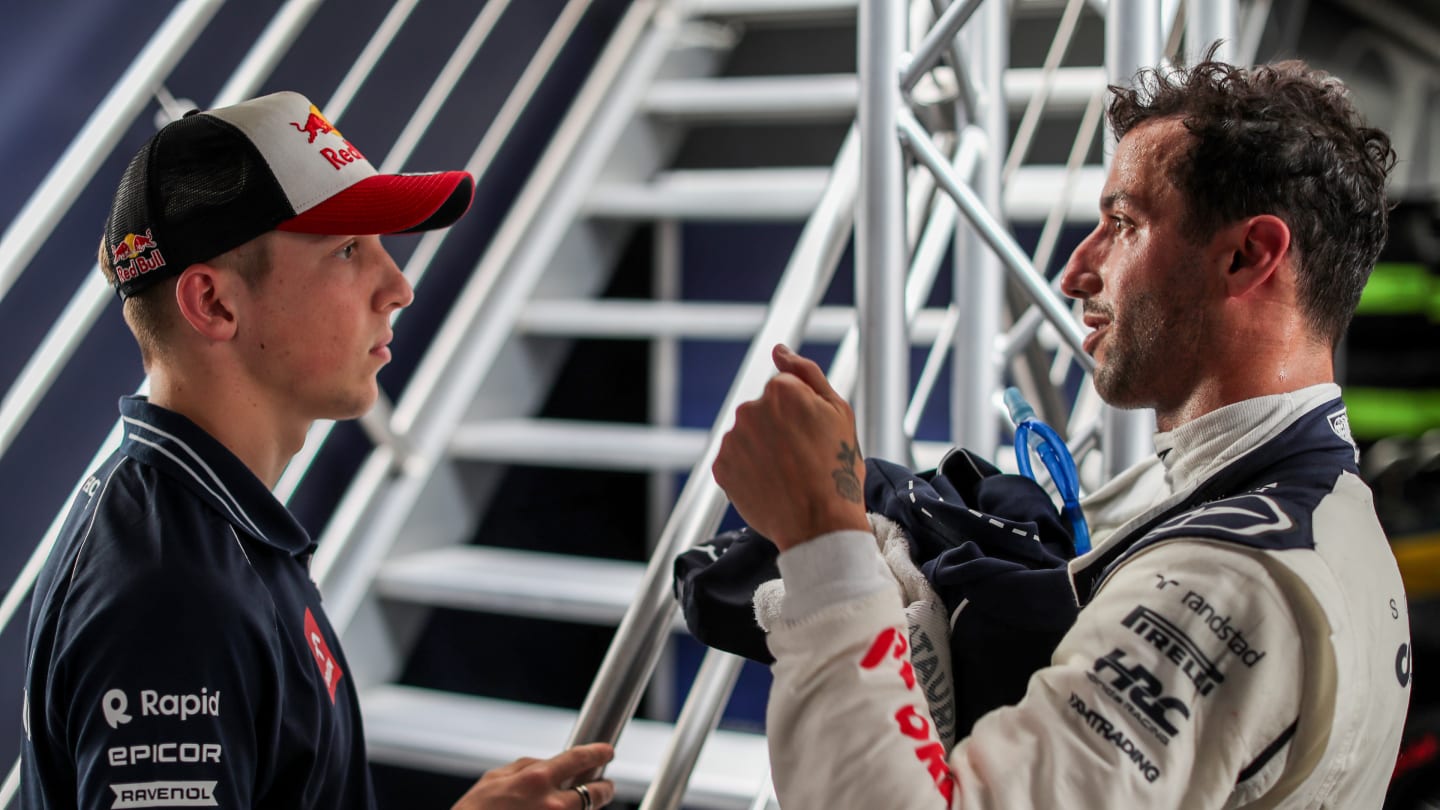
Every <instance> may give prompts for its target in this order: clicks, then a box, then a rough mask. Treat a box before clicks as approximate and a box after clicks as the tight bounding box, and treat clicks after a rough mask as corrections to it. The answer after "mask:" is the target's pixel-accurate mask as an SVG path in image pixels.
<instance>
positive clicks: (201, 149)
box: [106, 114, 295, 299]
mask: <svg viewBox="0 0 1440 810" xmlns="http://www.w3.org/2000/svg"><path fill="white" fill-rule="evenodd" d="M294 215H295V211H294V210H293V209H292V208H291V207H290V204H289V202H288V201H287V200H286V198H285V194H284V192H283V191H282V190H281V188H280V186H279V183H278V182H277V181H276V180H275V177H274V175H273V174H272V173H271V172H270V171H269V168H268V167H267V166H266V164H265V162H264V160H263V159H262V158H261V156H260V154H259V152H258V151H257V150H256V149H255V146H254V144H252V143H251V142H250V140H249V139H248V138H246V137H245V136H244V135H242V134H241V133H240V132H239V131H238V130H236V129H235V128H234V127H232V126H231V125H230V124H228V123H226V122H224V121H221V120H219V119H216V118H212V117H210V116H208V115H203V114H200V115H190V116H187V117H185V118H182V119H180V120H179V121H175V122H173V123H171V124H168V125H167V126H166V127H165V128H163V129H162V130H160V132H158V133H157V134H156V135H155V136H154V137H153V138H152V139H151V140H150V142H149V143H148V144H147V145H146V147H145V148H144V149H141V150H140V152H139V153H138V154H136V156H135V158H134V159H133V160H131V162H130V165H129V167H127V168H126V170H125V175H124V177H123V178H122V179H121V181H120V186H119V189H118V190H117V191H116V194H115V201H114V204H113V205H112V208H111V214H110V221H109V222H108V223H107V226H106V244H107V247H108V248H109V249H110V251H111V260H112V262H113V263H114V265H115V271H116V277H117V286H116V291H117V292H118V293H119V295H120V297H121V298H122V299H123V298H128V297H129V296H131V295H133V294H135V293H137V292H139V291H140V290H142V289H144V288H146V287H149V286H150V285H152V284H154V283H156V282H158V281H160V280H162V279H165V278H169V277H171V276H174V275H176V274H178V273H180V272H181V271H182V270H184V269H185V268H186V267H189V266H190V265H192V264H194V263H196V262H202V261H207V260H209V259H213V258H215V257H216V256H218V255H220V254H222V253H224V252H226V251H227V250H230V249H232V248H234V247H237V246H239V245H241V244H243V243H245V242H248V241H250V240H251V239H254V238H255V237H257V236H259V235H261V234H263V233H265V232H267V231H270V230H273V229H274V228H275V226H276V225H277V224H279V223H280V222H281V221H283V220H285V219H288V218H290V217H292V216H294Z"/></svg>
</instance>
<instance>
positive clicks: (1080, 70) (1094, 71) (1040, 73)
mask: <svg viewBox="0 0 1440 810" xmlns="http://www.w3.org/2000/svg"><path fill="white" fill-rule="evenodd" d="M1044 75H1045V71H1044V70H1043V69H1041V68H1010V69H1009V70H1006V71H1005V78H1004V85H1005V102H1006V104H1008V105H1009V107H1010V109H1011V110H1012V111H1019V110H1023V109H1025V105H1026V104H1028V103H1030V98H1031V97H1032V96H1034V95H1035V92H1036V91H1037V90H1039V89H1040V80H1041V79H1042V78H1043V77H1044ZM1106 84H1107V82H1106V79H1105V68H1103V67H1070V68H1060V69H1059V70H1057V71H1055V80H1054V81H1053V82H1052V83H1051V85H1050V94H1049V96H1047V97H1046V99H1045V112H1047V113H1056V112H1070V113H1078V112H1081V111H1083V110H1084V109H1085V105H1087V104H1089V103H1090V97H1091V96H1093V95H1095V92H1096V91H1097V90H1104V89H1105V85H1106Z"/></svg>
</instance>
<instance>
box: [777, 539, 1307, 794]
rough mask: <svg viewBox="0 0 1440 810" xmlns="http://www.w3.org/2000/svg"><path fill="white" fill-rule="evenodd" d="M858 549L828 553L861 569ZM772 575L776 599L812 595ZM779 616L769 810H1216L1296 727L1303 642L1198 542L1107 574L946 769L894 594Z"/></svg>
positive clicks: (1230, 555) (1266, 581)
mask: <svg viewBox="0 0 1440 810" xmlns="http://www.w3.org/2000/svg"><path fill="white" fill-rule="evenodd" d="M863 540H864V538H863V537H861V538H854V537H848V536H847V537H842V538H834V539H831V541H830V545H831V546H832V550H833V549H834V546H835V545H836V544H843V545H844V547H845V548H844V552H843V555H841V556H844V557H846V558H848V559H852V560H856V561H861V562H859V563H858V565H859V567H860V568H862V569H864V570H871V571H873V570H875V566H874V565H873V563H866V562H863V561H864V560H865V558H866V555H874V554H876V551H875V545H874V543H873V542H868V543H866V542H862V541H863ZM783 559H784V558H783V555H782V560H783ZM782 570H786V574H785V576H786V589H787V593H795V592H797V591H800V590H807V589H810V588H812V587H815V586H817V585H820V584H823V583H818V582H814V581H811V579H810V578H808V577H807V572H805V571H803V570H794V569H793V568H790V567H786V568H784V569H782ZM829 573H830V575H831V576H833V575H834V572H833V570H832V571H830V572H829ZM812 607H813V606H812ZM787 619H788V620H787V621H785V622H782V623H781V625H780V626H778V627H776V628H775V630H774V631H773V632H772V633H771V635H770V637H769V644H770V649H771V650H772V651H773V652H774V654H775V657H776V659H777V660H776V663H775V666H774V676H775V681H774V685H773V686H772V688H771V693H770V705H769V708H768V716H767V733H768V736H769V743H770V755H771V761H772V768H773V773H774V780H775V786H776V790H777V794H778V797H779V799H780V805H781V806H782V807H784V808H785V810H807V808H832V807H887V808H920V807H933V808H940V807H945V806H947V804H948V806H949V807H952V808H964V809H965V810H981V809H983V810H991V809H992V808H1015V807H1145V808H1155V810H1163V808H1220V807H1223V806H1225V804H1226V800H1227V798H1228V797H1229V796H1230V794H1231V792H1232V791H1233V789H1234V787H1235V784H1236V782H1237V779H1238V777H1239V776H1240V775H1241V774H1242V772H1246V769H1247V768H1251V766H1254V765H1257V764H1259V763H1257V759H1259V758H1261V757H1262V752H1266V751H1267V749H1268V750H1269V751H1271V752H1272V753H1273V752H1275V751H1279V753H1278V756H1281V757H1283V756H1284V746H1283V744H1276V743H1277V741H1279V740H1283V739H1284V738H1285V736H1286V734H1287V733H1288V730H1289V729H1290V727H1291V725H1292V724H1293V723H1294V722H1295V721H1296V718H1297V713H1298V706H1299V679H1300V677H1301V676H1300V674H1299V673H1298V672H1297V669H1298V666H1297V664H1298V662H1299V661H1300V660H1301V659H1300V654H1301V645H1302V640H1301V639H1300V638H1299V633H1298V630H1297V629H1296V623H1295V621H1294V619H1293V618H1292V615H1291V612H1290V609H1289V608H1288V607H1287V605H1286V602H1285V600H1284V599H1283V597H1282V596H1281V592H1280V590H1279V588H1278V587H1277V585H1276V583H1275V582H1273V581H1272V580H1271V578H1270V576H1269V574H1267V572H1266V570H1265V568H1264V567H1263V566H1262V565H1261V564H1260V562H1259V560H1258V559H1256V558H1255V557H1254V556H1252V555H1251V554H1250V553H1249V552H1247V551H1245V550H1243V549H1239V548H1236V547H1233V546H1222V545H1219V544H1215V543H1211V542H1207V541H1203V540H1178V541H1168V542H1165V543H1162V544H1158V545H1156V546H1155V547H1154V548H1152V549H1149V550H1146V551H1144V552H1142V553H1140V554H1138V555H1136V556H1135V558H1134V559H1132V560H1130V561H1127V562H1126V563H1125V564H1124V565H1123V566H1122V567H1121V568H1119V569H1118V570H1117V571H1116V572H1114V574H1113V575H1112V576H1111V578H1110V579H1109V580H1108V581H1107V582H1106V583H1105V585H1104V587H1103V588H1102V589H1101V590H1100V592H1099V593H1098V594H1097V596H1096V598H1095V599H1094V600H1093V601H1092V602H1091V603H1090V604H1089V605H1087V606H1086V607H1085V609H1084V610H1082V611H1081V612H1080V616H1079V618H1078V619H1077V621H1076V623H1075V625H1074V626H1073V627H1072V628H1071V630H1070V632H1069V633H1068V634H1066V636H1065V637H1064V639H1063V640H1062V641H1061V643H1060V645H1059V647H1058V648H1057V649H1056V651H1055V654H1054V656H1053V658H1052V660H1051V665H1050V666H1048V667H1046V668H1045V669H1043V670H1041V671H1040V672H1037V673H1036V674H1035V675H1034V676H1032V677H1031V679H1030V682H1029V685H1028V687H1027V691H1026V695H1025V697H1024V699H1023V700H1022V701H1021V702H1020V703H1019V704H1018V705H1016V706H1006V707H1003V708H1000V709H997V710H995V711H992V712H990V713H989V714H988V715H986V716H985V717H983V718H981V720H980V721H979V722H978V723H976V725H975V727H974V728H973V730H972V732H971V734H970V736H969V737H967V738H966V739H964V740H962V741H961V742H960V743H958V744H957V745H956V746H955V748H954V750H953V751H952V752H951V754H950V756H949V757H946V756H945V754H944V751H943V749H942V748H941V747H940V745H939V743H938V742H937V741H936V739H935V735H934V731H933V729H931V728H930V724H929V722H928V720H927V714H926V711H925V702H924V698H923V697H922V696H921V694H920V693H919V692H918V691H916V688H915V686H914V684H915V678H914V674H913V670H912V668H911V665H910V658H909V653H908V650H907V649H906V644H905V641H904V639H905V633H904V628H905V616H904V613H903V610H902V606H901V605H900V600H899V599H898V598H897V597H896V595H895V591H894V589H893V588H886V589H880V588H878V587H877V588H876V589H875V591H874V592H872V593H870V594H868V595H863V596H857V597H853V598H850V599H847V600H844V601H836V602H832V603H830V604H828V605H825V606H823V607H818V608H815V609H812V610H810V611H808V612H807V613H806V614H804V615H795V614H792V613H787ZM1251 770H1254V769H1253V768H1251ZM1267 770H1269V771H1271V772H1272V773H1273V772H1274V770H1276V769H1267ZM1262 789H1263V788H1262Z"/></svg>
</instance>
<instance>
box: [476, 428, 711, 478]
mask: <svg viewBox="0 0 1440 810" xmlns="http://www.w3.org/2000/svg"><path fill="white" fill-rule="evenodd" d="M707 434H708V431H706V430H700V429H698V428H657V427H654V426H651V425H644V424H631V423H620V422H586V421H578V420H576V421H571V420H564V419H496V420H487V421H481V422H467V423H465V424H463V425H461V426H460V427H459V428H458V429H457V430H456V431H455V435H454V436H453V437H452V438H451V440H450V453H451V455H452V456H454V457H456V458H461V459H468V460H471V461H500V462H509V463H516V464H533V465H538V466H547V467H574V468H581V469H600V470H630V471H639V472H652V471H657V470H669V471H674V472H682V471H683V472H688V471H689V470H690V468H691V467H692V466H694V464H695V462H696V460H697V459H699V458H700V454H701V453H702V452H704V450H705V439H706V436H707Z"/></svg>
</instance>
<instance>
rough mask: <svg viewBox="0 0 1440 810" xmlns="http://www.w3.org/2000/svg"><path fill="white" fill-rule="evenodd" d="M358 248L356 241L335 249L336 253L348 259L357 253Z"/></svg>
mask: <svg viewBox="0 0 1440 810" xmlns="http://www.w3.org/2000/svg"><path fill="white" fill-rule="evenodd" d="M357 248H358V246H357V245H356V244H355V243H354V242H348V243H346V245H345V246H344V247H342V248H340V249H339V250H337V251H335V255H336V256H338V257H339V258H342V259H348V258H350V257H351V256H354V255H355V251H356V249H357Z"/></svg>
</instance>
